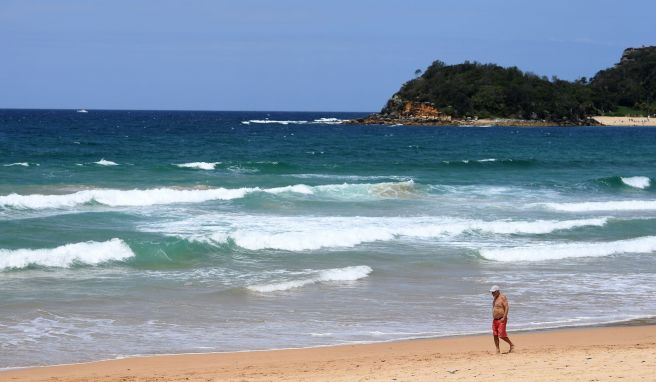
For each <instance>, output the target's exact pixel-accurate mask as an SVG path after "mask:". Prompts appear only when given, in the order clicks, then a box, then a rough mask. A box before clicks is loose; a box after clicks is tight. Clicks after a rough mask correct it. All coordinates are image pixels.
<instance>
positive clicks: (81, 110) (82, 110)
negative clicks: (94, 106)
mask: <svg viewBox="0 0 656 382" xmlns="http://www.w3.org/2000/svg"><path fill="white" fill-rule="evenodd" d="M77 112H78V113H88V111H87V110H86V109H80V110H78V111H77Z"/></svg>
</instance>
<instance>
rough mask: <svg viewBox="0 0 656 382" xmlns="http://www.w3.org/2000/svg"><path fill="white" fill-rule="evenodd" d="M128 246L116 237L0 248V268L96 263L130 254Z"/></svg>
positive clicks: (126, 257)
mask: <svg viewBox="0 0 656 382" xmlns="http://www.w3.org/2000/svg"><path fill="white" fill-rule="evenodd" d="M133 256H134V253H133V252H132V250H131V249H130V247H129V246H128V245H127V244H126V243H125V242H124V241H123V240H120V239H111V240H109V241H103V242H96V241H87V242H84V243H74V244H66V245H62V246H60V247H56V248H50V249H0V270H6V269H21V268H26V267H28V266H30V265H40V266H45V267H60V268H66V267H70V266H71V265H73V264H75V263H80V264H87V265H97V264H101V263H105V262H108V261H120V260H125V259H128V258H130V257H133Z"/></svg>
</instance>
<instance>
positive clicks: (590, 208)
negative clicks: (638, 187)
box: [533, 200, 656, 212]
mask: <svg viewBox="0 0 656 382" xmlns="http://www.w3.org/2000/svg"><path fill="white" fill-rule="evenodd" d="M533 206H542V207H546V208H549V209H552V210H556V211H564V212H594V211H646V210H656V200H618V201H614V200H609V201H605V202H579V203H576V202H571V203H538V204H533Z"/></svg>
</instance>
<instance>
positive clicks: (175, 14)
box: [0, 0, 656, 111]
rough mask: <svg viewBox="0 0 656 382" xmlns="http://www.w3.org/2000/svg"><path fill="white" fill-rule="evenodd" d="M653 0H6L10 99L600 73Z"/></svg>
mask: <svg viewBox="0 0 656 382" xmlns="http://www.w3.org/2000/svg"><path fill="white" fill-rule="evenodd" d="M655 15H656V1H654V0H623V1H617V0H613V1H610V0H594V1H592V0H590V1H582V0H548V1H547V0H540V1H531V0H452V1H451V0H444V1H441V0H414V1H412V0H411V1H398V0H397V1H385V0H377V1H373V0H371V1H364V0H362V1H357V0H351V1H342V0H330V1H322V2H319V1H311V0H302V1H301V0H298V1H296V0H269V1H265V0H259V1H258V0H238V1H237V0H233V1H220V0H216V1H194V0H186V1H163V0H143V1H138V0H106V1H89V0H79V1H73V0H43V1H32V0H16V1H14V0H0V48H1V50H0V52H1V53H0V108H82V107H84V108H89V109H93V108H103V109H191V110H315V111H322V110H326V111H340V110H341V111H374V110H378V109H380V108H381V107H382V105H383V104H384V102H385V101H386V100H387V98H388V97H389V96H390V95H392V94H393V93H394V92H395V91H396V90H397V89H398V88H399V86H400V85H401V84H402V83H403V82H405V81H406V80H408V79H410V78H412V77H413V73H414V71H415V69H418V68H421V69H424V68H425V67H426V66H428V65H429V64H430V63H431V62H432V61H434V60H436V59H440V60H442V61H445V62H446V63H449V64H455V63H460V62H462V61H464V60H476V61H481V62H494V63H498V64H501V65H504V66H511V65H516V66H518V67H519V68H521V69H523V70H527V71H532V72H535V73H537V74H540V75H548V76H551V75H557V76H559V77H561V78H566V79H574V78H577V77H580V76H588V77H590V76H592V75H594V73H595V72H596V71H597V70H599V69H602V68H604V67H608V66H610V65H612V64H613V63H615V62H617V61H618V60H619V57H620V55H621V53H622V50H623V49H624V48H625V47H630V46H640V45H650V44H656V26H655V24H656V21H655V18H654V16H655Z"/></svg>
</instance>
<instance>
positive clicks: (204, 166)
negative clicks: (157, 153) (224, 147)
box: [176, 162, 221, 170]
mask: <svg viewBox="0 0 656 382" xmlns="http://www.w3.org/2000/svg"><path fill="white" fill-rule="evenodd" d="M217 164H221V162H190V163H180V164H176V166H178V167H182V168H196V169H199V170H214V169H215V168H216V165H217Z"/></svg>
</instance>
